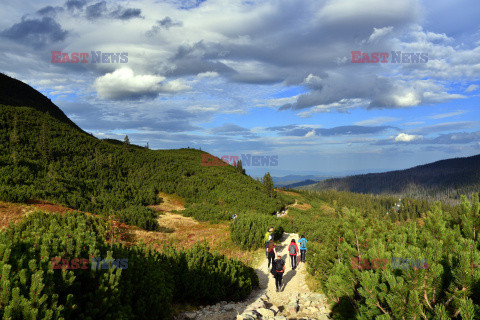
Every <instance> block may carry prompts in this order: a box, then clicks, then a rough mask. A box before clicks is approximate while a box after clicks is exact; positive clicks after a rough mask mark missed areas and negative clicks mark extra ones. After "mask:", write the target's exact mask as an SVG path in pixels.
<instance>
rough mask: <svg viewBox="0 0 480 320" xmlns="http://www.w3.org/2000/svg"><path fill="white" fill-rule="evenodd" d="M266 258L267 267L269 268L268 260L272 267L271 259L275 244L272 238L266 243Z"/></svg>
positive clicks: (272, 258)
mask: <svg viewBox="0 0 480 320" xmlns="http://www.w3.org/2000/svg"><path fill="white" fill-rule="evenodd" d="M267 259H268V269H270V262H271V263H272V268H273V261H274V260H275V244H274V243H273V240H270V241H269V242H268V245H267Z"/></svg>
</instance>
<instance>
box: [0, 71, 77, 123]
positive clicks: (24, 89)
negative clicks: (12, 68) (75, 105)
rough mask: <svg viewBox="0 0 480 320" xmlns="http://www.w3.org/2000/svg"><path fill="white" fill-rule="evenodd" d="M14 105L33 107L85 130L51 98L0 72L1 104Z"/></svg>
mask: <svg viewBox="0 0 480 320" xmlns="http://www.w3.org/2000/svg"><path fill="white" fill-rule="evenodd" d="M2 104H3V105H6V106H14V107H31V108H33V109H35V110H38V111H41V112H44V113H47V112H48V114H49V115H50V116H52V117H53V118H56V119H57V120H60V121H62V122H64V123H67V124H68V125H70V126H72V127H74V128H75V129H77V130H80V131H82V132H83V130H82V129H80V128H79V127H78V126H77V125H76V124H75V123H74V122H73V121H72V120H70V119H69V118H68V117H67V116H66V115H65V113H63V111H62V110H61V109H60V108H59V107H57V106H56V105H55V104H54V103H53V102H52V101H51V100H50V99H48V98H47V97H45V96H44V95H43V94H41V93H40V92H38V91H37V90H35V89H33V88H32V87H31V86H29V85H28V84H26V83H24V82H22V81H20V80H17V79H14V78H11V77H9V76H7V75H5V74H3V73H0V105H2Z"/></svg>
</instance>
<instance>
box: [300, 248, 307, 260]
mask: <svg viewBox="0 0 480 320" xmlns="http://www.w3.org/2000/svg"><path fill="white" fill-rule="evenodd" d="M306 254H307V250H306V249H305V250H302V249H300V261H301V262H305V255H306Z"/></svg>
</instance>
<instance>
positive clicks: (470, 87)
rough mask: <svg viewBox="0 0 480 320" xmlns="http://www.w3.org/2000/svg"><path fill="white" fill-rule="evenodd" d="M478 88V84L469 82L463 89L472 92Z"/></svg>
mask: <svg viewBox="0 0 480 320" xmlns="http://www.w3.org/2000/svg"><path fill="white" fill-rule="evenodd" d="M477 89H478V86H477V85H476V84H471V85H469V86H468V88H467V89H465V92H472V91H475V90H477Z"/></svg>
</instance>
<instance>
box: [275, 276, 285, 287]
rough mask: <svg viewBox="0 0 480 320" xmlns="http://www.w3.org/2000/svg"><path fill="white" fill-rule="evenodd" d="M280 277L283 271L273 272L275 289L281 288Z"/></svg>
mask: <svg viewBox="0 0 480 320" xmlns="http://www.w3.org/2000/svg"><path fill="white" fill-rule="evenodd" d="M282 278H283V272H277V273H276V274H275V286H276V287H277V289H281V288H282Z"/></svg>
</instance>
